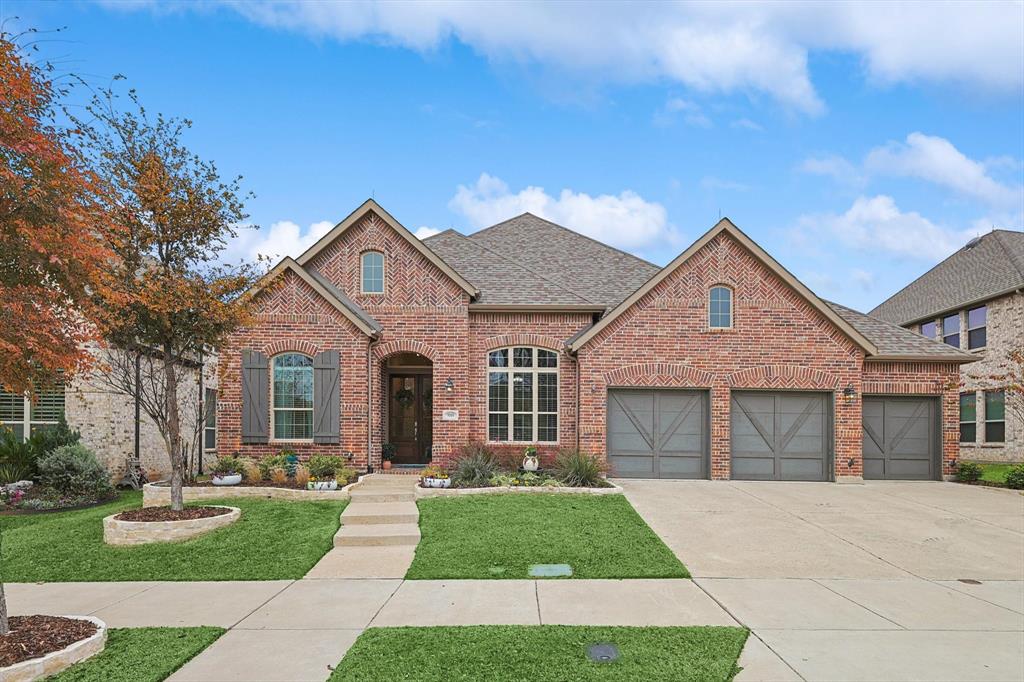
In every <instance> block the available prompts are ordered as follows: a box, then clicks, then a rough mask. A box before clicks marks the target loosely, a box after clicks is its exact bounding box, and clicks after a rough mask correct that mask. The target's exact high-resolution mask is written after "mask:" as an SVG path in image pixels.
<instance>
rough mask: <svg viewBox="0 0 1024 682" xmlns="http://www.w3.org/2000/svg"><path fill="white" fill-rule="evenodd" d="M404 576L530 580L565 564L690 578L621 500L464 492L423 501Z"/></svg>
mask: <svg viewBox="0 0 1024 682" xmlns="http://www.w3.org/2000/svg"><path fill="white" fill-rule="evenodd" d="M417 505H418V506H419V511H420V532H421V534H422V537H421V540H420V543H419V546H418V547H417V548H416V556H415V558H414V559H413V562H412V565H411V566H410V567H409V571H408V573H407V574H406V576H405V577H406V579H411V580H427V579H438V580H442V579H515V578H530V577H536V576H535V575H534V576H531V573H530V570H531V567H532V566H537V565H548V564H556V565H563V564H568V565H569V566H570V567H571V570H572V577H574V578H688V577H690V576H689V573H688V572H687V570H686V567H685V566H683V564H682V563H680V561H679V560H678V559H677V558H676V556H675V555H674V554H673V553H672V551H671V550H670V549H669V548H668V547H667V546H665V543H664V542H662V540H661V538H659V537H658V536H657V535H656V534H655V533H654V531H652V530H651V529H650V527H649V526H648V525H647V524H646V523H644V520H643V519H642V518H640V515H639V514H637V513H636V510H634V509H633V507H632V506H631V505H630V504H629V501H628V500H626V498H625V497H624V496H622V495H586V494H577V495H554V494H543V493H540V494H536V495H509V494H505V495H501V494H499V495H468V496H456V497H438V498H432V499H421V500H419V501H418V502H417Z"/></svg>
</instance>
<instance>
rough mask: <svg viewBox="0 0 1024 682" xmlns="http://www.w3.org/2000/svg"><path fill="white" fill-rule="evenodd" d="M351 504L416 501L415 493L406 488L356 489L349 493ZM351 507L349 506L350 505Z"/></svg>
mask: <svg viewBox="0 0 1024 682" xmlns="http://www.w3.org/2000/svg"><path fill="white" fill-rule="evenodd" d="M349 498H350V499H351V500H352V503H353V504H355V503H358V504H363V503H365V502H369V503H371V504H375V503H380V502H413V503H415V501H416V493H414V492H412V491H411V490H409V489H407V488H395V489H394V490H390V489H379V488H358V489H355V490H353V491H352V492H351V493H349ZM350 506H351V505H350Z"/></svg>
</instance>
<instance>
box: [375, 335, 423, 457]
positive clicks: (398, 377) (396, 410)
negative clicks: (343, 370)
mask: <svg viewBox="0 0 1024 682" xmlns="http://www.w3.org/2000/svg"><path fill="white" fill-rule="evenodd" d="M433 383H434V366H433V363H432V362H431V361H430V358H428V357H426V356H424V355H420V354H419V353H395V354H394V355H391V356H389V357H388V358H387V360H386V362H385V365H384V386H385V387H386V388H385V391H386V393H385V399H384V406H385V408H384V409H385V411H386V420H385V424H386V429H385V433H384V442H385V443H391V444H392V445H393V446H394V447H395V456H394V459H393V460H392V463H393V464H395V465H398V466H401V465H403V464H404V465H423V464H426V463H427V462H429V461H430V448H431V442H432V440H433V426H434V423H433V412H434V386H433Z"/></svg>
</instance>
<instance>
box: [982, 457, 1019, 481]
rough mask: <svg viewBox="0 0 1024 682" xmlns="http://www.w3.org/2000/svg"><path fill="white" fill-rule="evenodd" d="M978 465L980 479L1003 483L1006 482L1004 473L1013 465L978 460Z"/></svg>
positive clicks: (1008, 471)
mask: <svg viewBox="0 0 1024 682" xmlns="http://www.w3.org/2000/svg"><path fill="white" fill-rule="evenodd" d="M978 466H980V467H981V480H983V481H988V482H990V483H1000V484H1003V485H1005V484H1006V474H1008V473H1010V469H1011V468H1012V467H1013V465H1012V464H991V463H985V462H978Z"/></svg>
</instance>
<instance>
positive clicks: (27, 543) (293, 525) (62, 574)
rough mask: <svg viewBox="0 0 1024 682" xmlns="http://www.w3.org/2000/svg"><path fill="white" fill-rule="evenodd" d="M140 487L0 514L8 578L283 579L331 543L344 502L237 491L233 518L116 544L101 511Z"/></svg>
mask: <svg viewBox="0 0 1024 682" xmlns="http://www.w3.org/2000/svg"><path fill="white" fill-rule="evenodd" d="M140 498H141V496H140V494H139V493H138V492H129V493H123V494H122V496H121V497H120V498H119V499H118V500H117V501H115V502H111V503H108V504H105V505H101V506H99V507H94V508H92V509H84V510H80V511H70V512H60V513H54V514H40V515H34V516H8V517H2V518H0V526H2V527H3V547H2V550H3V557H2V561H3V567H4V580H6V581H8V582H88V581H122V580H175V581H179V580H282V579H298V578H301V577H302V576H304V575H305V574H306V573H307V572H309V569H311V568H312V567H313V566H314V565H315V564H316V563H317V561H319V560H320V559H321V558H322V557H323V555H324V554H326V553H327V552H328V551H329V550H330V549H331V547H332V546H333V538H334V534H335V533H336V532H337V530H338V526H339V516H340V514H341V512H342V510H343V509H344V508H345V504H346V502H345V501H340V502H323V501H310V502H291V501H278V500H266V499H251V498H233V499H230V500H226V501H225V502H226V503H228V504H230V505H231V506H233V507H237V508H238V509H240V510H241V518H240V519H239V520H238V521H237V522H236V523H233V524H231V525H230V526H227V527H224V528H221V529H219V530H217V531H216V532H214V533H209V534H206V535H202V536H199V537H195V538H192V539H189V540H184V541H181V542H173V543H154V544H146V545H139V546H135V547H115V546H110V545H106V544H104V542H103V519H104V518H105V517H107V516H110V515H112V514H117V513H119V512H123V511H127V510H129V509H134V508H137V507H139V503H140Z"/></svg>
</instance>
